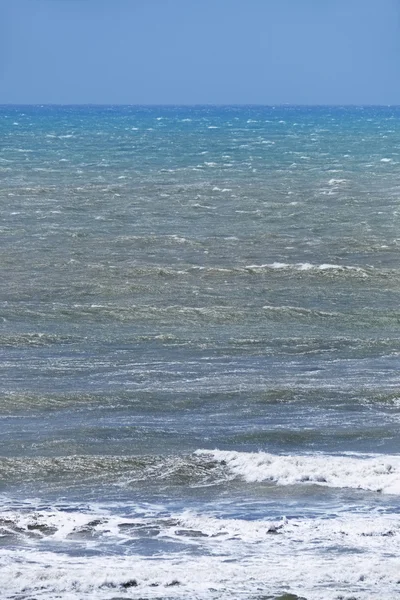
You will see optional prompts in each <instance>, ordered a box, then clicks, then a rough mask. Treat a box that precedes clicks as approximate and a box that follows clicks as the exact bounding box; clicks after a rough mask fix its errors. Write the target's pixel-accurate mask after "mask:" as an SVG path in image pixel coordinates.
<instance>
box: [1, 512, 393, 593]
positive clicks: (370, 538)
mask: <svg viewBox="0 0 400 600" xmlns="http://www.w3.org/2000/svg"><path fill="white" fill-rule="evenodd" d="M161 512H163V514H161ZM128 513H129V514H125V515H121V514H118V513H116V512H115V511H114V512H113V513H111V512H110V511H108V510H106V509H103V508H102V507H101V506H99V507H94V508H92V509H85V510H74V509H73V507H68V508H66V509H64V510H63V509H57V508H53V509H47V510H46V509H39V510H33V509H32V508H31V509H29V508H27V509H20V510H19V511H17V512H16V511H3V512H1V513H0V535H1V536H5V537H6V539H8V541H10V542H11V540H13V541H14V543H15V542H17V541H18V542H19V543H20V544H21V543H24V548H23V549H21V550H16V549H4V548H3V550H2V551H1V553H0V566H1V567H3V568H2V569H0V585H1V589H2V597H3V598H4V599H11V598H19V599H20V600H28V599H31V598H34V597H35V598H36V597H40V598H44V599H46V600H55V599H56V598H60V597H63V598H64V597H65V598H66V597H68V598H71V599H72V598H73V599H77V598H79V600H111V599H115V598H122V597H123V598H137V597H142V598H143V597H145V598H150V597H153V598H154V597H157V598H169V599H170V598H188V597H190V598H195V599H198V600H200V599H204V600H205V599H210V600H211V599H213V600H217V599H218V598H221V597H224V598H232V599H233V598H243V597H247V598H251V599H254V600H256V599H261V598H264V599H265V598H266V597H267V598H269V599H270V600H272V599H273V598H278V597H280V598H282V597H284V596H283V594H284V593H286V594H288V592H289V591H290V592H292V593H293V596H290V595H288V596H287V597H288V598H293V600H294V598H297V595H299V596H301V597H302V598H304V597H306V598H307V599H308V600H320V599H321V598H322V597H323V598H325V599H326V600H333V599H336V600H337V599H338V598H339V597H341V598H350V596H349V594H351V593H352V592H353V593H354V590H357V598H358V599H359V600H371V599H373V598H374V599H375V598H376V599H378V598H380V599H381V598H383V597H385V598H393V597H396V595H397V592H398V559H397V557H398V554H399V551H400V519H399V517H398V516H397V515H380V514H373V515H370V514H368V515H350V514H345V515H343V516H339V517H333V518H330V519H328V518H315V519H304V518H293V519H287V518H282V519H280V520H278V521H272V522H271V521H267V520H253V521H249V520H245V519H231V518H221V516H213V515H209V514H204V513H196V512H189V511H186V512H183V513H171V512H169V511H166V510H162V507H159V508H158V510H157V509H152V508H151V507H147V508H146V507H144V508H143V507H140V508H139V509H138V510H135V509H133V510H132V509H131V510H130V511H128ZM149 540H150V543H149ZM152 540H153V541H155V540H156V541H157V547H158V552H157V554H154V553H153V552H152V550H151V548H152V544H151V541H152ZM146 543H147V544H149V545H148V546H146ZM388 543H390V551H388ZM146 547H147V548H148V550H147V551H146V549H145V548H146ZM294 547H295V549H296V551H295V552H294V551H293V549H294ZM61 548H62V552H60V549H61ZM139 548H142V550H141V552H139V551H138V549H139ZM349 557H350V559H349ZM342 594H343V595H342ZM61 595H62V596H61ZM351 597H354V596H351Z"/></svg>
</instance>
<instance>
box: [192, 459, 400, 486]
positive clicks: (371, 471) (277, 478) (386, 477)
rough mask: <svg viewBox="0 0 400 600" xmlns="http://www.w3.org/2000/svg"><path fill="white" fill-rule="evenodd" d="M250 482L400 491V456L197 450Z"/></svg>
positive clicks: (236, 475)
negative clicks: (280, 453)
mask: <svg viewBox="0 0 400 600" xmlns="http://www.w3.org/2000/svg"><path fill="white" fill-rule="evenodd" d="M196 454H197V455H198V456H207V457H208V458H209V459H210V460H216V461H218V462H219V463H221V464H222V465H224V466H226V467H227V469H228V470H229V472H230V473H231V474H233V475H234V476H235V477H239V478H241V479H244V480H245V481H247V482H248V483H255V482H271V483H275V484H278V485H304V484H313V485H319V486H326V487H331V488H353V489H362V490H368V491H374V492H382V493H387V494H400V455H399V456H397V455H383V456H370V455H367V456H365V455H349V456H347V455H346V456H336V455H324V454H313V455H274V454H268V453H265V452H258V453H251V452H235V451H225V450H214V451H211V452H210V451H208V450H197V452H196Z"/></svg>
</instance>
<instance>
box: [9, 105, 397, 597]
mask: <svg viewBox="0 0 400 600" xmlns="http://www.w3.org/2000/svg"><path fill="white" fill-rule="evenodd" d="M0 374H1V376H0V434H1V435H0V596H1V598H2V600H11V599H12V600H130V599H136V600H139V599H141V600H152V599H153V600H267V599H271V600H272V599H275V600H276V599H281V600H296V599H306V600H370V599H371V600H372V599H379V600H392V599H393V598H396V597H400V514H399V512H400V437H399V434H400V107H368V106H365V107H363V106H354V107H338V106H336V107H333V106H332V107H329V106H321V107H317V106H314V107H305V106H276V107H274V106H269V107H268V106H192V107H187V106H1V107H0Z"/></svg>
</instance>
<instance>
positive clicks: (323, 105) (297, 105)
mask: <svg viewBox="0 0 400 600" xmlns="http://www.w3.org/2000/svg"><path fill="white" fill-rule="evenodd" d="M8 106H11V107H12V106H35V107H39V108H41V107H47V106H54V107H55V106H62V107H82V106H98V107H114V106H115V107H117V106H121V107H128V106H129V107H175V108H194V107H220V108H223V107H238V108H241V107H257V108H302V107H303V108H376V107H378V108H400V103H399V104H382V103H373V104H368V103H367V104H357V103H339V104H330V103H313V104H306V103H293V104H292V103H289V102H284V103H271V104H269V103H268V104H261V103H253V102H249V103H235V102H234V103H232V104H227V103H214V102H206V103H199V102H196V103H192V104H188V103H182V104H181V103H175V102H167V103H155V102H150V103H123V102H117V103H113V102H111V103H108V102H72V103H69V102H67V103H63V102H4V103H2V102H0V107H8Z"/></svg>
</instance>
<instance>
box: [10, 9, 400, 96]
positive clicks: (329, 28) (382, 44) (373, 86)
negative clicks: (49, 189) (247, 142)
mask: <svg viewBox="0 0 400 600" xmlns="http://www.w3.org/2000/svg"><path fill="white" fill-rule="evenodd" d="M399 15H400V4H399V2H398V1H397V0H382V1H380V2H378V1H377V0H350V1H345V0H337V1H336V2H329V3H324V4H323V5H322V3H317V2H315V1H313V0H302V1H301V2H298V1H295V0H280V1H279V2H278V1H277V0H271V1H262V0H250V1H249V2H247V3H246V4H245V3H243V2H240V1H239V0H231V1H229V2H228V1H227V0H219V1H216V2H212V1H211V0H205V1H203V2H199V3H187V2H185V1H184V0H171V1H170V2H168V1H161V0H151V1H150V2H144V1H142V0H116V1H114V2H110V1H108V0H0V57H1V60H0V104H109V105H110V104H120V105H121V104H126V105H147V104H149V105H168V104H175V105H193V104H216V105H224V104H225V105H231V104H256V105H270V106H271V105H283V104H288V105H374V104H377V105H395V104H400V77H399V74H400V73H399V61H398V57H399V50H400V42H399V40H400V35H399V22H400V19H399Z"/></svg>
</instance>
